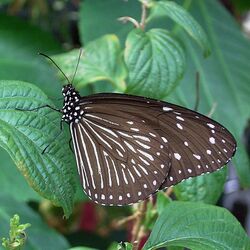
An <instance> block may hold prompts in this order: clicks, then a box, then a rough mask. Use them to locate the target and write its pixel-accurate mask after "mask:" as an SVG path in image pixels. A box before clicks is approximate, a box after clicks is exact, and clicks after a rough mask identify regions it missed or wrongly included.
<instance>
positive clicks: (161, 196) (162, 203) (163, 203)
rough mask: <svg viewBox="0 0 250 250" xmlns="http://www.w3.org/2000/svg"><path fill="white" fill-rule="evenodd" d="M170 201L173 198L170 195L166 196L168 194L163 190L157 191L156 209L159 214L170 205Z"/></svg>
mask: <svg viewBox="0 0 250 250" xmlns="http://www.w3.org/2000/svg"><path fill="white" fill-rule="evenodd" d="M170 202H171V199H170V198H169V197H168V196H166V194H165V193H164V192H163V191H159V192H158V193H157V200H156V209H157V212H158V214H159V215H160V214H161V213H162V212H163V211H164V210H165V208H166V207H167V206H168V204H169V203H170Z"/></svg>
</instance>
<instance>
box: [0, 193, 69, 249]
mask: <svg viewBox="0 0 250 250" xmlns="http://www.w3.org/2000/svg"><path fill="white" fill-rule="evenodd" d="M0 204H1V206H0V225H1V230H0V239H1V238H3V237H4V236H6V235H8V230H9V226H10V225H9V224H10V219H11V218H12V217H13V215H14V214H17V213H18V215H19V217H20V218H21V221H28V222H29V223H30V224H31V225H32V226H31V227H30V228H28V229H27V232H25V233H26V234H22V233H21V232H22V231H21V232H20V231H19V229H24V228H23V226H21V225H20V226H21V228H20V227H17V228H18V231H19V232H20V233H21V235H20V236H21V239H20V240H21V241H22V239H24V240H25V247H24V248H23V249H25V250H44V249H46V250H62V249H68V248H69V244H68V242H67V241H66V240H65V238H64V237H63V236H62V235H60V234H59V233H57V232H56V231H55V230H53V229H51V228H50V227H49V226H48V225H47V224H46V223H45V222H44V221H43V220H42V219H41V217H40V216H39V215H38V214H37V213H36V212H35V211H33V210H32V209H31V208H30V207H29V206H28V205H26V204H24V203H21V202H18V201H16V200H14V199H12V198H11V197H9V196H5V195H3V194H0ZM16 225H17V224H16ZM12 228H13V227H12ZM15 232H17V230H16V231H15ZM25 235H26V236H25ZM22 236H25V237H24V238H23V237H22ZM0 249H3V248H1V247H0ZM10 249H11V248H10ZM14 249H18V248H14Z"/></svg>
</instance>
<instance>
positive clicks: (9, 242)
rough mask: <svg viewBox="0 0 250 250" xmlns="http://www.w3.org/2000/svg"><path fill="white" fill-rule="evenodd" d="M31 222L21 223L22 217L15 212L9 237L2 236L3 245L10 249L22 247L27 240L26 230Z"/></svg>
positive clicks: (11, 219)
mask: <svg viewBox="0 0 250 250" xmlns="http://www.w3.org/2000/svg"><path fill="white" fill-rule="evenodd" d="M30 226H31V225H30V223H26V224H20V217H19V216H18V215H17V214H15V215H14V216H13V217H12V218H10V231H9V238H7V239H6V238H5V237H4V238H2V245H3V246H4V247H5V248H6V249H7V250H8V249H21V248H22V247H23V246H24V245H25V242H26V240H27V236H26V233H25V230H26V229H27V228H28V227H30Z"/></svg>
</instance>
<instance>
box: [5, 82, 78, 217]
mask: <svg viewBox="0 0 250 250" xmlns="http://www.w3.org/2000/svg"><path fill="white" fill-rule="evenodd" d="M45 104H48V105H52V106H53V104H52V103H51V101H49V99H48V98H47V97H46V95H45V94H44V93H43V92H42V91H41V90H39V89H38V88H37V87H35V85H33V84H28V83H24V82H20V81H0V114H1V121H0V128H1V129H0V131H1V132H0V138H1V140H0V145H1V147H3V148H4V149H5V150H6V151H7V152H8V153H9V155H10V156H11V158H12V160H13V161H14V163H15V164H16V166H17V167H18V169H19V170H20V171H21V172H22V174H23V175H24V176H25V178H26V180H27V181H28V183H29V184H30V186H32V187H33V188H34V189H35V190H36V191H37V192H39V193H40V194H41V195H42V196H44V197H46V198H47V199H49V200H51V201H52V202H54V203H55V204H56V205H60V206H62V207H63V208H64V211H65V214H66V216H68V215H69V214H70V213H71V210H72V206H73V198H74V192H75V186H76V179H75V178H74V177H75V175H74V172H73V168H69V167H68V166H69V165H71V164H72V157H70V156H72V154H70V152H69V149H68V143H67V142H68V139H67V138H65V135H63V134H61V135H60V136H58V133H59V131H60V130H59V127H58V125H59V121H60V115H59V114H58V113H57V112H52V111H51V110H50V109H46V108H45V109H44V108H43V109H39V110H35V111H34V112H32V111H26V112H25V111H23V110H29V109H32V108H36V107H41V106H43V105H45ZM17 109H21V110H17ZM56 137H57V140H56V141H55V142H54V138H56ZM48 144H50V146H49V150H48V151H47V152H46V151H45V153H44V154H42V152H43V150H44V148H45V147H47V146H48ZM67 151H68V152H69V153H68V154H67V155H66V154H65V152H67Z"/></svg>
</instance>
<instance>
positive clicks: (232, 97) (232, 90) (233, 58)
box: [168, 0, 250, 187]
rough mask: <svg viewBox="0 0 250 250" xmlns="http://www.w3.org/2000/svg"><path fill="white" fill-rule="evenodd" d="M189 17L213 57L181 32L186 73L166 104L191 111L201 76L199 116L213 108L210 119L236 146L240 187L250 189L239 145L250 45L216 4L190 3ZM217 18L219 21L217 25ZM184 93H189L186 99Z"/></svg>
mask: <svg viewBox="0 0 250 250" xmlns="http://www.w3.org/2000/svg"><path fill="white" fill-rule="evenodd" d="M190 11H191V13H192V14H193V15H194V16H195V17H196V19H197V20H198V21H199V23H201V25H202V26H203V27H205V29H206V33H207V35H208V37H209V41H210V44H211V46H212V48H213V53H212V55H211V56H210V57H209V59H207V60H205V61H204V60H203V58H201V57H200V56H199V51H197V49H196V48H195V46H194V45H193V44H192V43H191V41H190V40H188V39H187V35H186V34H185V33H184V32H181V31H180V32H179V34H178V36H179V37H180V39H181V40H183V41H185V47H186V51H187V52H188V54H187V58H189V61H188V63H187V65H188V69H187V74H186V75H185V77H184V79H183V81H182V84H180V87H179V88H177V89H176V91H175V93H173V94H172V95H170V96H169V98H168V101H172V102H177V103H178V104H182V105H184V106H187V107H190V108H192V107H193V105H194V100H195V96H194V93H195V84H194V82H195V73H196V72H197V71H199V73H200V79H201V80H200V106H199V111H200V112H201V113H204V114H206V113H208V112H209V111H210V110H211V107H212V106H213V105H214V104H217V105H216V109H215V112H214V113H213V115H212V118H213V119H215V120H217V121H219V122H220V123H221V124H223V125H224V126H225V127H227V128H228V129H229V130H230V131H231V132H232V133H233V135H234V136H235V137H236V140H237V142H238V148H237V151H236V155H235V156H234V157H233V163H234V164H235V167H236V171H237V174H238V176H239V179H240V183H241V185H242V186H244V187H249V186H250V167H249V166H250V161H249V157H248V155H247V153H246V149H245V147H244V145H243V143H242V136H243V132H244V129H245V126H246V124H247V122H248V119H249V117H250V109H249V96H250V88H249V82H250V74H248V73H247V72H250V51H249V47H250V42H249V40H247V39H246V38H245V37H244V36H243V34H242V32H241V30H240V29H239V26H238V24H237V23H236V22H235V20H234V19H233V18H232V17H231V15H230V14H229V13H228V12H227V11H226V10H225V9H224V8H223V7H222V6H221V5H220V4H219V3H218V2H216V1H215V2H213V3H212V2H211V1H209V0H200V1H192V5H191V9H190ZM218 17H220V20H221V21H218ZM187 93H191V94H190V95H187Z"/></svg>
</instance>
